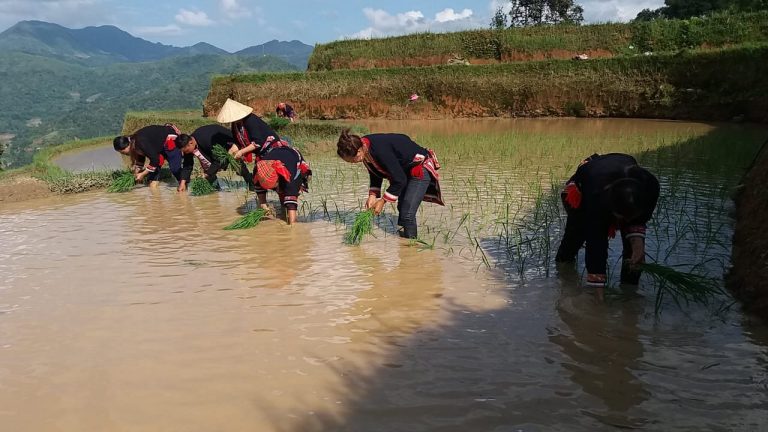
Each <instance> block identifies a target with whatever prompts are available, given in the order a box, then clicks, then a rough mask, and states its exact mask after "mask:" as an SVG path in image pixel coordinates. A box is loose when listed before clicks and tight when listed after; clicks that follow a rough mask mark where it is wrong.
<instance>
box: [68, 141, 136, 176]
mask: <svg viewBox="0 0 768 432" xmlns="http://www.w3.org/2000/svg"><path fill="white" fill-rule="evenodd" d="M53 163H54V164H55V165H58V166H59V167H61V168H63V169H65V170H67V171H72V172H83V171H99V170H116V169H121V168H123V167H124V164H125V162H124V161H123V159H122V157H121V156H120V153H117V152H116V151H115V150H114V149H113V148H112V145H107V146H104V147H96V148H86V149H82V150H75V151H73V152H69V153H65V154H63V155H61V156H58V157H57V158H55V159H54V160H53Z"/></svg>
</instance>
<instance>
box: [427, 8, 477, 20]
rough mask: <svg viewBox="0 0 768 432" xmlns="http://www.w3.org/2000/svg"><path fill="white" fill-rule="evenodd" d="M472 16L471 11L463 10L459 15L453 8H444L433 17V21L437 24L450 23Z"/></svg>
mask: <svg viewBox="0 0 768 432" xmlns="http://www.w3.org/2000/svg"><path fill="white" fill-rule="evenodd" d="M471 16H472V9H464V10H463V11H461V13H456V12H454V11H453V8H445V9H443V10H441V11H440V12H438V13H437V14H436V15H435V21H437V22H441V23H443V22H450V21H458V20H463V19H466V18H469V17H471Z"/></svg>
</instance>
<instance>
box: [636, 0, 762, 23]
mask: <svg viewBox="0 0 768 432" xmlns="http://www.w3.org/2000/svg"><path fill="white" fill-rule="evenodd" d="M767 9H768V0H664V6H662V7H660V8H658V9H653V10H651V9H643V10H642V11H640V13H638V14H637V17H636V18H635V20H636V21H650V20H653V19H657V18H668V19H688V18H691V17H696V16H702V15H707V14H710V13H713V12H717V11H725V10H730V11H734V12H753V11H760V10H767Z"/></svg>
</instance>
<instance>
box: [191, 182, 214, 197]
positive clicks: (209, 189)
mask: <svg viewBox="0 0 768 432" xmlns="http://www.w3.org/2000/svg"><path fill="white" fill-rule="evenodd" d="M189 192H190V194H192V196H201V195H210V194H212V193H214V192H216V188H214V187H213V186H212V185H211V183H210V182H209V181H208V180H206V179H204V178H202V177H197V178H195V179H193V180H192V181H191V182H190V183H189Z"/></svg>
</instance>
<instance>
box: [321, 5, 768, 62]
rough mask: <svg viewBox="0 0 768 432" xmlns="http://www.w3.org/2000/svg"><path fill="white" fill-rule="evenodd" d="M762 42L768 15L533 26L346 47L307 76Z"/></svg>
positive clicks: (325, 54)
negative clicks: (453, 59) (333, 71)
mask: <svg viewBox="0 0 768 432" xmlns="http://www.w3.org/2000/svg"><path fill="white" fill-rule="evenodd" d="M762 41H768V12H759V13H749V14H736V15H733V14H727V13H723V14H717V15H712V16H709V17H705V18H691V19H688V20H653V21H650V22H632V23H628V24H595V25H586V26H573V25H558V26H536V27H526V28H513V29H506V30H475V31H464V32H455V33H442V34H434V33H420V34H413V35H408V36H400V37H390V38H383V39H371V40H342V41H336V42H331V43H327V44H322V45H318V46H317V47H315V50H314V52H313V53H312V57H310V59H309V70H311V71H319V70H331V69H359V68H374V67H397V66H428V65H436V64H445V63H446V61H447V60H449V59H450V58H451V57H453V56H459V57H462V58H466V59H469V60H470V61H474V60H478V59H479V60H482V61H486V62H511V61H518V60H537V59H538V60H541V59H546V58H569V57H570V56H573V55H575V54H578V53H584V52H586V53H590V54H592V56H593V57H596V56H615V55H625V54H638V53H643V52H645V51H654V52H660V51H677V50H679V49H683V48H700V47H723V46H728V45H734V44H741V43H749V42H762ZM630 46H631V48H630Z"/></svg>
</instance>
